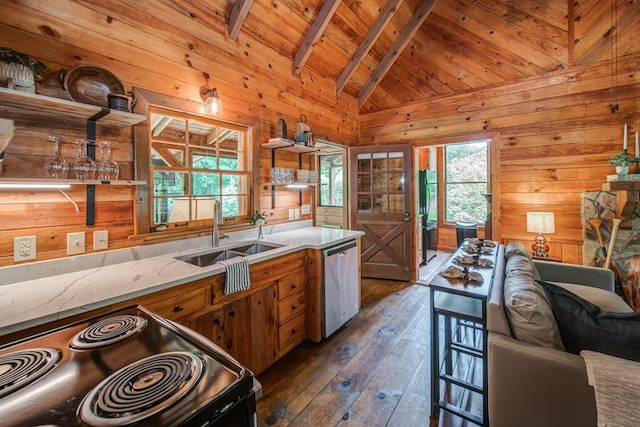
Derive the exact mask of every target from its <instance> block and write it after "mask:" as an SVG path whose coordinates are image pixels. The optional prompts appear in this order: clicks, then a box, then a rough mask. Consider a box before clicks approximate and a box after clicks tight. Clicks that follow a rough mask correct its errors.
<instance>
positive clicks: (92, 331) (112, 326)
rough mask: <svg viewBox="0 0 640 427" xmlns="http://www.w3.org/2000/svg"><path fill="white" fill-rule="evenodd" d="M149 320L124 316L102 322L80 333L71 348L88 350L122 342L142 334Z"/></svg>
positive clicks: (73, 340) (75, 337) (72, 341)
mask: <svg viewBox="0 0 640 427" xmlns="http://www.w3.org/2000/svg"><path fill="white" fill-rule="evenodd" d="M146 325H147V320H146V319H143V318H142V317H139V316H131V315H122V316H114V317H109V318H107V319H104V320H101V321H99V322H97V323H94V324H93V325H91V326H89V327H88V328H86V329H83V330H82V331H80V332H79V333H78V334H76V336H74V337H73V338H72V339H71V343H70V344H69V345H70V346H71V348H74V349H77V350H88V349H93V348H98V347H103V346H106V345H110V344H113V343H117V342H120V341H122V340H125V339H127V338H129V337H130V336H132V335H134V334H136V333H138V332H140V331H141V330H142V329H144V327H145V326H146Z"/></svg>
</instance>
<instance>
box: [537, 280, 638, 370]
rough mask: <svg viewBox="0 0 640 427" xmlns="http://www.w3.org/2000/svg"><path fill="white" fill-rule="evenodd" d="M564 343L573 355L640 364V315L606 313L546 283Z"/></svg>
mask: <svg viewBox="0 0 640 427" xmlns="http://www.w3.org/2000/svg"><path fill="white" fill-rule="evenodd" d="M538 283H539V284H540V285H541V286H542V287H543V288H544V290H545V292H546V294H547V295H548V297H549V300H550V301H551V307H552V309H553V314H554V315H555V318H556V321H557V323H558V327H559V329H560V334H561V336H562V342H563V344H564V346H565V348H566V350H567V351H568V352H570V353H575V354H580V351H582V350H592V351H597V352H600V353H604V354H608V355H611V356H616V357H621V358H624V359H629V360H635V361H640V312H624V313H616V312H610V311H603V310H602V309H600V307H598V306H597V305H595V304H593V303H591V302H589V301H587V300H585V299H584V298H581V297H580V296H578V295H576V294H574V293H573V292H571V291H568V290H567V289H565V288H563V287H560V286H556V285H554V284H552V283H548V282H544V281H542V280H540V281H538Z"/></svg>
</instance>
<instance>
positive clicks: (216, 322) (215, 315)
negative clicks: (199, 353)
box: [186, 308, 224, 349]
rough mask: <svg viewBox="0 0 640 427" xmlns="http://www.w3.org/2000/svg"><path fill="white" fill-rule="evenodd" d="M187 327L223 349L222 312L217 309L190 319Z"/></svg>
mask: <svg viewBox="0 0 640 427" xmlns="http://www.w3.org/2000/svg"><path fill="white" fill-rule="evenodd" d="M186 326H187V327H189V328H191V329H193V330H194V331H196V332H198V333H199V334H201V335H202V336H204V337H205V338H207V339H209V340H211V341H212V342H213V343H215V344H216V345H217V346H218V347H220V348H222V349H224V310H223V309H221V308H219V309H217V310H215V311H212V312H210V313H207V314H204V315H202V316H199V317H196V318H195V319H191V320H189V321H188V322H187V324H186Z"/></svg>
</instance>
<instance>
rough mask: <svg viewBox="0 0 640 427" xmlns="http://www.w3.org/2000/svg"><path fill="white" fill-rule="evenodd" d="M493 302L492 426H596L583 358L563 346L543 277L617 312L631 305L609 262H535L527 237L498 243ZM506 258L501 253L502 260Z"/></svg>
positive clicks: (490, 349) (489, 311) (490, 350)
mask: <svg viewBox="0 0 640 427" xmlns="http://www.w3.org/2000/svg"><path fill="white" fill-rule="evenodd" d="M499 256H500V257H502V256H503V258H504V263H502V262H500V263H499V265H498V266H497V270H496V272H495V278H494V283H493V288H492V291H491V294H490V297H489V301H488V306H487V328H488V331H489V339H488V357H489V363H488V370H489V372H488V376H489V378H488V381H489V390H488V395H489V420H490V425H491V427H515V426H517V427H529V426H530V427H542V426H544V427H556V426H557V427H573V426H575V427H595V426H596V403H595V397H594V390H593V388H592V387H591V386H590V385H589V384H588V379H587V371H586V367H585V362H584V360H583V358H582V357H581V356H580V355H578V354H572V353H569V352H567V351H565V349H564V347H563V343H562V340H561V338H560V333H559V330H558V326H557V324H556V322H555V318H554V315H553V312H552V309H551V306H550V303H549V299H548V298H547V296H546V294H545V292H544V290H543V289H542V287H541V286H540V285H539V284H538V283H537V282H536V279H541V280H544V281H546V282H552V283H555V284H557V285H560V286H562V287H563V288H565V289H568V290H570V291H571V292H573V293H575V294H577V295H579V296H581V297H582V298H584V299H586V300H588V301H591V302H592V303H594V304H596V305H598V306H599V307H601V308H602V309H603V310H607V311H611V312H630V311H632V310H631V308H630V307H629V306H628V305H627V304H626V303H625V302H624V301H623V300H622V299H621V298H620V297H619V296H618V295H617V294H615V293H614V275H613V273H612V272H611V271H610V270H605V269H603V268H595V267H586V266H579V265H573V264H563V263H558V262H550V261H538V260H532V259H531V258H530V256H529V254H528V251H527V250H526V248H525V247H524V245H523V244H522V243H517V242H516V243H509V244H508V245H507V246H506V247H505V246H502V245H501V246H500V255H499ZM499 259H502V258H499Z"/></svg>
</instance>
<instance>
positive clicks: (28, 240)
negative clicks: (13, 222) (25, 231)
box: [13, 236, 36, 261]
mask: <svg viewBox="0 0 640 427" xmlns="http://www.w3.org/2000/svg"><path fill="white" fill-rule="evenodd" d="M29 259H36V236H25V237H14V238H13V261H26V260H29Z"/></svg>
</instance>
